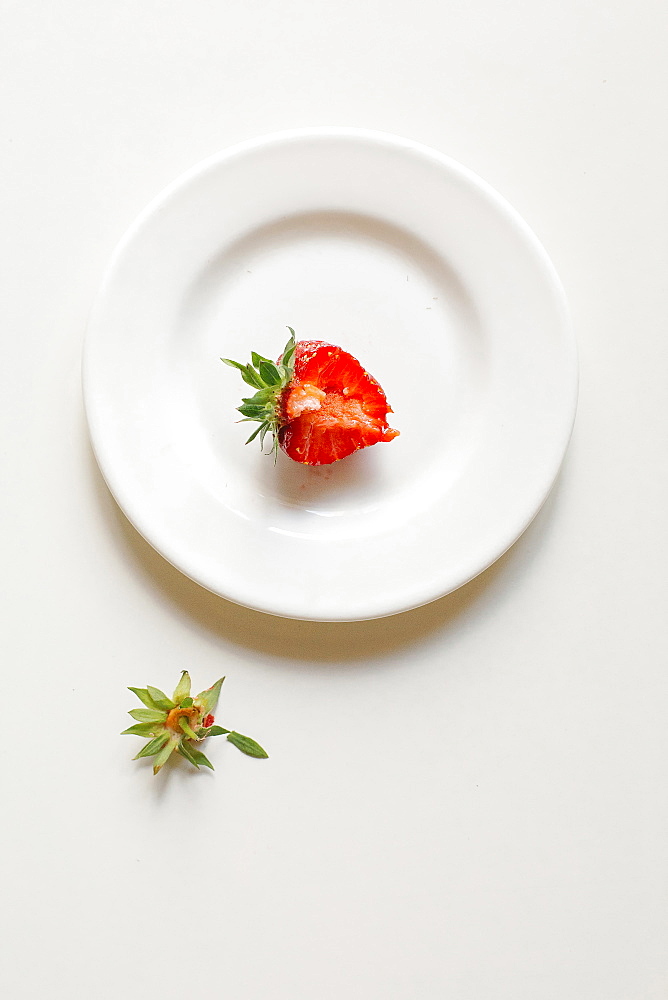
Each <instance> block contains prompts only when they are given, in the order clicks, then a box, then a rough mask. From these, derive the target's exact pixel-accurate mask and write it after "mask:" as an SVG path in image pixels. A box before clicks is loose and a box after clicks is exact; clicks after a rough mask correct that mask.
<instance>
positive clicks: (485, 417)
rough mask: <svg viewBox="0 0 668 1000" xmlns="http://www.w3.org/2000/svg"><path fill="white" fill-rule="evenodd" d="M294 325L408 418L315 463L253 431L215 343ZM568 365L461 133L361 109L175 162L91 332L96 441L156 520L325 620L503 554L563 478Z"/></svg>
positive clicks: (174, 537) (192, 550)
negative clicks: (449, 143)
mask: <svg viewBox="0 0 668 1000" xmlns="http://www.w3.org/2000/svg"><path fill="white" fill-rule="evenodd" d="M288 325H290V326H292V327H294V328H295V330H296V332H297V336H298V339H309V340H311V339H318V340H328V341H331V342H333V343H336V344H339V345H340V346H342V347H344V348H345V349H346V350H349V351H351V352H352V353H353V354H354V355H355V356H356V357H358V358H359V360H360V361H361V362H362V364H363V365H364V366H365V367H366V368H367V369H368V370H369V371H370V372H371V373H372V374H373V375H374V376H375V377H376V378H377V379H378V380H379V381H380V383H381V384H382V386H383V387H384V389H385V391H386V393H387V397H388V400H389V402H390V404H391V406H392V407H393V409H394V414H393V415H392V425H393V426H394V427H396V428H398V429H399V430H400V431H401V436H400V437H399V438H397V439H396V440H395V441H393V442H391V443H388V444H379V445H376V446H374V447H373V448H369V449H366V450H364V451H362V452H358V453H357V454H355V455H353V456H351V457H350V458H348V459H345V460H344V461H342V462H340V463H337V464H335V465H333V466H324V467H320V468H308V467H304V466H300V465H298V464H296V463H294V462H292V461H291V460H290V459H288V458H287V457H286V456H285V455H283V454H282V453H281V454H280V455H279V460H278V464H277V465H276V466H274V464H273V461H272V459H271V458H269V457H266V456H263V455H262V454H261V453H260V450H259V446H258V445H257V441H256V442H253V444H252V445H249V446H248V447H244V441H245V440H246V437H247V436H248V432H249V425H248V424H239V423H237V422H236V419H237V417H238V414H236V412H235V407H236V406H237V405H238V403H239V401H240V397H241V395H242V394H244V395H247V392H244V389H245V387H244V386H243V383H242V382H241V379H240V378H239V377H238V373H237V372H235V371H234V370H233V369H231V368H228V367H226V366H224V365H223V364H221V362H220V361H219V358H220V357H221V356H223V357H231V358H235V359H237V360H241V361H247V360H249V358H250V351H251V349H254V350H257V351H258V352H259V353H261V354H264V355H267V356H277V355H278V353H279V352H280V350H281V348H282V347H283V344H284V343H285V340H286V339H287V330H286V328H287V326H288ZM576 384H577V363H576V353H575V346H574V341H573V336H572V333H571V327H570V323H569V320H568V315H567V309H566V305H565V300H564V295H563V292H562V289H561V287H560V284H559V281H558V279H557V277H556V274H555V272H554V270H553V267H552V265H551V264H550V261H549V260H548V258H547V256H546V254H545V251H544V250H543V249H542V247H541V246H540V244H539V243H538V241H537V240H536V238H535V236H534V235H533V234H532V233H531V231H530V230H529V229H528V227H527V226H526V224H525V223H524V222H523V221H522V219H521V218H519V216H518V215H517V214H516V213H515V211H514V210H513V209H512V208H510V206H509V205H508V204H507V203H506V202H505V201H504V200H503V199H502V198H501V197H500V196H499V195H498V194H496V193H495V192H494V191H493V190H492V189H491V188H490V187H489V186H488V185H487V184H485V183H484V182H483V181H481V180H480V179H479V178H478V177H476V176H475V175H474V174H472V173H471V172H470V171H468V170H466V169H465V168H463V167H462V166H460V165H459V164H457V163H455V162H454V161H453V160H451V159H449V158H448V157H446V156H443V155H442V154H440V153H438V152H435V151H434V150H432V149H428V148H426V147H424V146H421V145H418V144H417V143H414V142H410V141H407V140H405V139H399V138H396V137H394V136H390V135H385V134H383V133H378V132H369V131H365V130H358V129H336V128H318V129H309V130H299V131H293V132H286V133H280V134H276V135H271V136H268V137H265V138H261V139H258V140H254V141H252V142H246V143H243V144H241V145H239V146H235V147H234V148H232V149H228V150H226V151H224V152H222V153H220V154H219V155H216V156H213V157H212V158H210V159H208V160H206V161H205V162H204V163H202V164H200V165H198V166H196V167H195V168H194V169H193V170H191V171H190V172H189V173H187V174H186V175H185V176H184V177H182V178H181V179H180V180H178V181H177V182H176V183H174V184H173V185H172V186H171V187H169V188H168V189H167V190H166V191H165V192H163V193H162V194H161V195H160V196H159V197H158V198H157V199H156V200H155V201H154V202H153V203H152V204H151V205H149V206H148V208H147V209H146V210H145V211H144V212H143V213H142V215H141V216H140V218H139V219H138V220H137V221H136V223H135V224H134V225H133V226H132V228H131V229H130V231H129V232H128V234H127V235H126V236H125V238H124V239H123V240H122V242H121V244H120V246H119V247H118V249H117V250H116V252H115V254H114V257H113V259H112V261H111V264H110V266H109V269H108V272H107V275H106V277H105V280H104V283H103V286H102V289H101V291H100V294H99V297H98V299H97V301H96V304H95V306H94V309H93V312H92V316H91V320H90V326H89V330H88V334H87V339H86V347H85V352H84V396H85V403H86V410H87V415H88V421H89V426H90V432H91V437H92V441H93V446H94V448H95V453H96V455H97V459H98V462H99V464H100V468H101V470H102V473H103V475H104V477H105V479H106V481H107V483H108V485H109V487H110V489H111V491H112V493H113V494H114V496H115V497H116V500H117V501H118V503H119V504H120V506H121V507H122V509H123V510H124V511H125V513H126V514H127V516H128V517H129V519H130V520H131V521H132V523H133V524H134V525H135V527H136V528H137V529H138V530H139V531H140V532H141V534H142V535H143V536H144V537H145V538H146V539H147V540H148V541H149V542H150V543H151V544H152V545H153V546H154V547H155V548H156V549H157V550H158V551H159V552H160V553H162V555H163V556H164V557H165V558H166V559H168V560H169V561H170V562H171V563H173V564H174V565H175V566H177V567H178V568H179V569H180V570H181V571H183V572H184V573H186V574H187V575H188V576H190V577H192V579H194V580H196V581H197V582H198V583H200V584H202V585H203V586H204V587H207V588H208V589H209V590H212V591H214V592H215V593H217V594H220V595H222V596H223V597H226V598H228V599H229V600H232V601H235V602H238V603H240V604H245V605H248V606H249V607H252V608H257V609H259V610H262V611H267V612H270V613H272V614H276V615H282V616H286V617H293V618H304V619H315V620H327V621H334V620H357V619H364V618H375V617H381V616H384V615H389V614H393V613H395V612H398V611H403V610H406V609H408V608H412V607H416V606H418V605H420V604H425V603H427V602H428V601H431V600H434V599H435V598H437V597H439V596H441V595H443V594H446V593H448V592H450V591H452V590H455V589H456V588H457V587H459V586H461V585H462V584H463V583H465V582H467V581H468V580H470V579H471V578H472V577H474V576H476V575H477V574H478V573H480V572H481V571H482V570H483V569H485V568H486V567H487V566H489V565H490V563H492V562H493V561H494V560H495V559H497V558H498V557H499V556H500V555H501V554H502V553H503V552H504V551H505V550H506V549H507V548H508V547H509V546H510V545H511V544H512V543H513V542H514V541H515V540H516V539H517V538H518V536H519V535H520V534H521V533H522V531H523V530H524V529H525V528H526V527H527V525H528V524H529V522H530V521H531V519H532V518H533V517H534V515H535V514H536V512H537V511H538V509H539V507H540V506H541V504H542V503H543V501H544V500H545V497H546V495H547V493H548V491H549V489H550V487H551V485H552V483H553V481H554V479H555V476H556V474H557V471H558V469H559V466H560V463H561V460H562V458H563V455H564V451H565V448H566V445H567V442H568V438H569V435H570V431H571V426H572V422H573V418H574V413H575V404H576V392H577V388H576ZM251 426H252V425H251Z"/></svg>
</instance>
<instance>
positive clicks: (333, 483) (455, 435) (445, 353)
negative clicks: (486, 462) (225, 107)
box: [173, 211, 486, 531]
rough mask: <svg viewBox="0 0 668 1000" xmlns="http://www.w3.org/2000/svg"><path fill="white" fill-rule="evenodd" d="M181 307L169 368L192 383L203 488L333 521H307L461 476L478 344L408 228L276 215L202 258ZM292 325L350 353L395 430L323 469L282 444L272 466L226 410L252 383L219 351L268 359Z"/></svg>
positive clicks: (297, 516) (239, 506)
mask: <svg viewBox="0 0 668 1000" xmlns="http://www.w3.org/2000/svg"><path fill="white" fill-rule="evenodd" d="M181 316H182V320H181V322H180V323H179V327H178V329H177V331H176V338H175V343H174V347H175V350H177V351H178V352H179V355H180V359H179V363H178V364H175V365H174V367H173V370H174V371H177V372H180V373H181V377H182V378H183V379H184V380H187V383H188V391H189V395H190V399H191V402H192V406H191V419H192V422H193V428H192V434H193V436H198V437H200V438H201V439H202V441H204V442H205V443H206V448H207V450H208V454H209V460H208V462H207V463H206V464H207V470H208V473H207V475H208V487H209V489H211V490H212V491H213V492H214V493H215V495H216V497H217V499H219V500H220V501H221V502H223V503H225V504H226V505H227V506H228V507H229V508H230V509H233V510H236V511H243V512H246V513H247V514H248V515H249V516H252V517H253V518H254V519H255V518H258V517H259V518H261V519H262V520H263V521H264V522H265V523H267V524H268V525H270V526H271V525H275V526H277V527H281V526H283V527H290V528H291V529H296V530H300V529H301V530H318V531H320V530H329V529H323V527H322V525H320V526H319V527H318V528H316V527H315V525H314V523H313V522H314V521H320V522H322V521H323V520H326V519H339V520H340V519H342V518H343V519H350V518H353V519H357V518H360V517H365V516H367V515H374V516H375V517H378V515H379V514H382V512H383V510H384V509H385V508H388V509H389V507H388V505H389V506H391V507H394V505H395V502H400V504H401V505H402V506H404V507H405V505H406V501H407V499H408V500H409V502H410V497H411V495H414V498H415V502H414V503H413V504H412V507H413V508H415V507H416V506H418V507H420V506H422V505H423V502H424V496H422V498H421V500H420V502H419V503H418V502H417V498H418V497H419V495H420V494H421V492H422V493H424V491H425V490H427V489H429V490H432V491H433V483H432V482H431V480H432V475H431V473H432V470H433V469H434V468H435V467H438V469H439V470H440V472H439V489H440V490H441V491H442V490H443V489H445V488H447V482H448V480H449V479H450V480H451V479H452V478H455V477H457V476H458V475H459V474H460V472H461V470H462V467H463V464H464V463H465V459H466V456H467V454H468V453H469V451H470V448H471V443H472V436H474V435H475V429H476V427H477V425H478V412H479V409H480V399H481V391H482V389H483V386H484V374H485V364H486V357H485V351H484V345H483V341H482V338H481V335H480V329H479V323H478V318H477V315H476V313H475V310H474V308H473V306H472V303H471V300H470V297H469V296H468V294H467V291H466V289H465V288H464V287H463V285H462V284H461V282H460V281H459V280H458V278H457V275H456V274H455V273H454V271H453V270H452V268H451V267H450V265H449V263H448V262H447V261H446V260H444V259H443V258H442V257H441V256H439V254H438V253H436V251H435V250H433V249H432V248H430V247H429V246H427V245H426V244H425V243H422V242H421V241H420V240H419V239H417V238H416V237H415V236H413V235H411V234H409V233H407V232H406V231H404V230H402V229H400V228H398V227H396V226H393V225H391V224H389V223H387V222H385V221H383V220H379V219H375V218H371V217H368V216H364V215H357V214H353V213H344V212H325V211H323V212H311V213H308V214H301V215H296V216H289V217H286V218H280V219H277V220H275V221H273V222H271V223H270V224H268V225H265V226H263V227H262V228H260V229H256V230H253V231H251V232H249V233H247V234H246V235H244V236H243V237H241V238H240V239H238V240H236V241H235V242H234V243H232V244H231V245H228V246H227V247H226V249H225V250H223V251H221V253H220V254H219V255H218V256H216V257H214V258H213V259H212V260H210V261H209V262H208V263H207V265H206V267H205V268H203V269H202V271H201V272H200V273H199V274H198V275H197V276H196V279H195V281H194V282H193V283H192V285H191V287H190V288H189V291H188V295H187V301H186V302H185V303H184V308H183V310H182V313H181ZM287 326H292V327H294V329H295V331H296V334H297V338H298V339H301V340H325V341H330V342H331V343H334V344H338V345H340V346H341V347H343V348H344V349H345V350H348V351H350V352H351V353H352V354H354V355H355V356H356V357H357V358H358V359H359V360H360V362H361V363H362V364H363V365H364V367H365V368H366V369H367V370H368V371H369V372H370V373H371V374H372V375H373V376H374V377H375V378H377V379H378V381H379V382H380V383H381V385H382V386H383V388H384V390H385V392H386V394H387V398H388V402H389V404H390V406H391V407H392V409H393V411H394V412H393V413H392V414H390V416H389V418H388V419H389V421H390V423H391V425H392V426H393V427H396V428H397V429H398V430H399V431H400V434H401V436H400V437H399V438H397V439H396V440H395V441H393V442H391V443H388V444H379V445H375V446H374V447H373V448H370V449H365V450H363V451H362V452H359V453H357V454H356V455H353V456H351V457H350V458H348V459H345V460H344V461H342V462H337V463H335V464H334V465H331V466H323V467H320V468H308V467H305V466H300V465H298V464H297V463H294V462H292V461H291V460H290V459H288V458H287V457H286V456H284V455H283V454H282V453H281V454H280V455H279V460H278V463H277V464H276V466H274V463H273V460H272V459H271V458H268V457H266V456H263V455H261V454H260V451H259V446H258V444H257V442H253V443H252V444H251V445H249V446H248V447H245V446H244V442H245V440H246V438H247V437H248V435H249V433H250V432H251V431H252V430H253V426H254V425H253V424H248V423H242V424H239V423H237V422H236V421H237V419H238V415H237V414H236V412H235V407H236V406H237V405H238V403H239V402H240V400H241V396H242V395H252V390H250V388H249V387H246V386H245V385H244V383H243V382H242V380H241V378H240V377H239V376H238V374H236V373H235V372H234V371H233V370H232V369H230V368H228V367H227V366H223V365H222V364H221V363H220V361H219V360H218V359H219V358H220V357H221V356H224V357H231V358H234V359H235V360H239V361H242V362H246V361H249V360H250V351H251V349H254V350H256V351H258V352H259V353H260V354H264V355H265V356H267V357H277V356H278V354H279V353H280V351H281V350H282V348H283V345H284V343H285V341H286V339H287V337H288V336H289V334H288V330H287ZM444 468H445V469H447V470H449V472H448V474H447V475H446V476H445V477H444V476H443V471H442V470H443V469H444ZM409 509H410V508H409ZM309 524H310V527H307V526H308V525H309ZM367 527H368V525H367ZM337 530H339V529H337Z"/></svg>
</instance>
